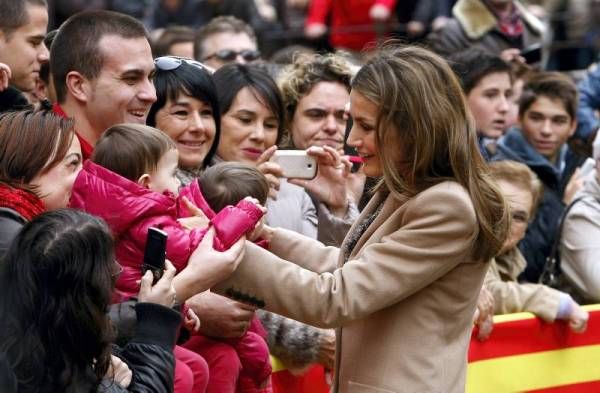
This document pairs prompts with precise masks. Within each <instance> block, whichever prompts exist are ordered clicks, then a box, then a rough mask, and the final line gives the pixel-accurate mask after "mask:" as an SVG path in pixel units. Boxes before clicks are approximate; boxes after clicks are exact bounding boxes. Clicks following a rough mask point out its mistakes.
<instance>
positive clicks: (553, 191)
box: [494, 72, 584, 282]
mask: <svg viewBox="0 0 600 393" xmlns="http://www.w3.org/2000/svg"><path fill="white" fill-rule="evenodd" d="M576 113H577V88H576V86H575V85H574V84H573V82H571V80H569V79H568V78H567V77H566V76H564V75H562V74H559V73H555V72H544V73H540V74H538V75H536V76H534V77H532V78H531V79H530V80H529V81H528V82H527V84H526V85H525V87H524V88H523V94H522V96H521V101H520V104H519V123H520V129H519V128H513V129H511V130H510V131H509V132H508V133H507V134H506V135H505V136H504V137H503V138H502V139H501V140H500V142H499V144H498V154H497V155H496V156H495V157H494V160H514V161H518V162H521V163H524V164H526V165H527V166H528V167H529V168H530V169H531V170H532V171H533V172H535V174H536V175H537V176H538V177H539V178H540V180H541V181H542V183H543V184H544V192H543V195H542V200H541V202H540V205H539V208H538V211H537V213H536V215H535V217H534V218H533V221H532V222H531V223H530V225H529V227H528V229H527V233H526V235H525V238H524V239H523V240H522V241H521V242H520V243H519V248H520V249H521V251H522V253H523V256H525V259H526V260H527V267H526V268H525V271H524V272H523V274H522V275H521V278H523V279H525V280H526V281H529V282H538V280H539V277H540V274H541V273H542V270H543V267H544V263H545V260H546V257H547V256H548V255H549V254H550V249H551V247H552V243H553V242H554V237H555V235H556V230H557V225H558V220H559V218H560V215H561V214H562V212H563V210H564V208H565V205H567V204H569V203H570V201H571V200H572V198H573V195H574V194H575V192H576V191H577V190H578V189H579V188H580V187H581V180H580V179H579V173H578V171H576V168H577V167H578V166H579V165H581V164H582V162H583V161H584V157H579V156H577V155H576V154H575V153H573V152H572V151H571V150H570V149H569V146H568V145H567V143H566V142H567V140H568V139H569V137H570V136H571V135H573V133H574V132H575V128H576V126H577V121H576V117H575V116H576Z"/></svg>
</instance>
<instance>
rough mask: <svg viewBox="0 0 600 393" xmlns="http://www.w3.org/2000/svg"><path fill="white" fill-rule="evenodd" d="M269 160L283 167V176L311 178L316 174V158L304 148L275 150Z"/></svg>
mask: <svg viewBox="0 0 600 393" xmlns="http://www.w3.org/2000/svg"><path fill="white" fill-rule="evenodd" d="M271 161H273V162H276V163H277V164H279V166H281V169H283V177H287V178H296V179H312V178H314V177H315V176H316V175H317V160H316V158H314V157H313V156H309V155H308V154H306V151H305V150H277V151H276V152H275V154H274V155H273V158H272V159H271Z"/></svg>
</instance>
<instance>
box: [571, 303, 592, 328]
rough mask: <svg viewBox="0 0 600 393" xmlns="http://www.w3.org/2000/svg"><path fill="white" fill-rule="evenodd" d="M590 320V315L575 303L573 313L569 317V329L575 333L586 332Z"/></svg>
mask: <svg viewBox="0 0 600 393" xmlns="http://www.w3.org/2000/svg"><path fill="white" fill-rule="evenodd" d="M589 318H590V314H589V313H588V312H587V311H585V310H584V309H583V308H581V306H580V305H579V304H577V303H576V302H575V301H573V305H572V311H571V314H570V315H569V328H570V329H571V330H572V331H573V333H583V332H585V330H586V329H587V323H588V319H589Z"/></svg>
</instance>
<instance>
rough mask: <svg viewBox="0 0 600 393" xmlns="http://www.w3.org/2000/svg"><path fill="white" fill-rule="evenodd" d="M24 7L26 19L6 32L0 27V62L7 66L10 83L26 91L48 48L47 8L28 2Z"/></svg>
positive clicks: (31, 86) (33, 86)
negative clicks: (9, 72) (46, 44)
mask: <svg viewBox="0 0 600 393" xmlns="http://www.w3.org/2000/svg"><path fill="white" fill-rule="evenodd" d="M25 8H26V12H27V20H28V22H27V23H25V24H24V25H23V26H21V27H19V28H17V29H16V30H14V31H13V32H11V33H10V34H9V35H7V34H6V33H5V32H4V31H2V30H0V63H5V64H7V65H8V66H9V67H10V69H11V72H12V76H11V78H10V84H11V85H13V86H15V87H16V88H18V89H19V90H21V91H24V92H29V91H32V90H33V89H34V88H35V86H36V81H37V79H38V78H39V71H40V67H41V64H42V63H45V62H47V61H48V49H47V48H46V46H45V45H44V37H45V35H46V29H47V27H48V10H47V9H46V7H44V6H40V5H33V4H29V3H27V4H26V6H25Z"/></svg>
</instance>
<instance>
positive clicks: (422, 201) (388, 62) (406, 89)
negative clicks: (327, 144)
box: [213, 47, 509, 393]
mask: <svg viewBox="0 0 600 393" xmlns="http://www.w3.org/2000/svg"><path fill="white" fill-rule="evenodd" d="M350 115H351V116H352V119H353V127H352V130H351V131H350V135H349V137H348V143H349V144H350V145H351V146H353V147H355V148H356V150H357V151H358V154H359V155H360V156H361V157H362V159H363V171H364V173H365V174H366V175H367V176H369V177H377V178H380V179H381V180H380V181H379V183H378V185H377V189H376V191H375V194H374V195H373V197H372V198H371V200H370V201H369V204H368V205H367V206H366V207H365V209H364V210H363V211H362V213H361V215H360V217H359V218H358V219H357V221H356V223H355V224H354V225H353V227H352V228H351V229H350V232H349V233H348V235H347V236H346V238H345V240H344V243H343V244H342V247H341V248H335V247H326V246H324V245H323V244H321V243H319V242H318V241H316V240H314V239H310V238H307V237H306V236H301V235H298V234H295V233H293V232H291V231H285V230H281V229H279V228H270V227H268V226H264V229H263V230H262V231H258V232H259V233H257V234H256V235H257V236H261V237H264V238H265V239H267V240H268V241H269V244H270V248H269V250H270V251H271V253H268V252H267V251H265V250H264V249H262V248H259V247H255V246H254V245H253V244H252V243H250V242H246V254H245V256H244V258H243V259H242V262H241V263H240V265H239V267H238V268H237V270H236V272H235V273H234V274H233V275H232V277H230V279H228V280H227V281H225V282H223V283H220V284H219V285H217V286H215V287H213V290H214V291H216V292H218V293H225V294H227V295H228V296H231V297H233V298H251V299H257V302H264V303H262V304H264V305H265V308H266V309H267V310H268V311H271V312H274V313H278V314H281V315H285V316H287V317H291V318H295V319H297V320H299V321H303V322H305V323H309V324H313V325H316V326H320V327H325V328H334V327H335V328H338V329H337V330H336V333H337V335H338V337H337V350H338V353H337V355H336V367H335V383H334V387H333V389H332V392H334V393H337V392H353V391H356V392H358V391H360V392H376V391H377V392H384V391H385V392H390V393H391V392H400V391H403V392H448V393H451V392H456V393H457V392H462V391H464V385H465V376H466V369H467V362H466V360H467V347H468V343H469V337H470V334H471V329H472V325H473V315H474V312H475V308H476V303H477V297H478V294H479V290H480V288H481V285H482V282H483V279H484V276H485V274H486V271H487V270H488V268H489V261H490V259H491V258H492V257H493V256H494V255H496V254H497V252H498V251H499V250H500V248H501V246H502V244H503V243H504V241H505V239H506V237H507V232H508V223H509V211H508V208H507V206H506V202H505V201H504V198H503V197H502V195H501V193H500V190H499V189H498V187H497V186H496V185H495V183H494V182H493V181H492V180H491V179H490V176H489V174H488V172H487V165H486V163H485V161H484V160H483V158H482V157H481V154H480V153H479V150H478V146H477V142H476V134H475V128H474V127H473V124H472V122H471V117H470V114H469V111H468V109H467V103H466V100H465V97H464V95H463V93H462V89H461V86H460V84H459V82H458V81H457V79H456V76H455V75H454V73H453V72H452V70H451V69H450V67H449V66H448V64H447V63H446V61H445V60H444V59H442V58H441V57H439V56H437V55H435V54H433V53H431V52H429V51H427V50H425V49H422V48H418V47H402V48H395V47H392V48H382V50H381V51H380V52H379V53H378V54H377V55H376V56H375V57H374V58H373V59H371V60H370V61H369V62H368V63H367V64H366V65H365V66H364V67H363V68H361V70H360V71H359V72H358V74H357V75H356V77H355V78H354V79H353V82H352V91H351V93H350ZM336 164H337V160H334V159H333V156H331V157H329V159H327V160H325V159H322V160H321V161H320V162H319V172H318V174H317V177H316V178H315V179H314V180H313V181H316V182H318V181H319V180H320V175H322V174H323V172H322V171H324V170H327V167H329V166H333V165H336Z"/></svg>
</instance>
